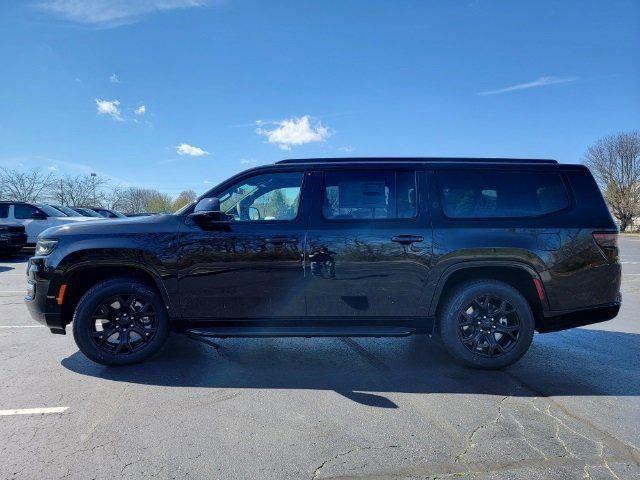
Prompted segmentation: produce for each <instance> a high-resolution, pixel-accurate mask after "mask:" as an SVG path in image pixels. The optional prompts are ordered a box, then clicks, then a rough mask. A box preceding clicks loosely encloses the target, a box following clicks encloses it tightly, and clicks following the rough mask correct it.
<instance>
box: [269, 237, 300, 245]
mask: <svg viewBox="0 0 640 480" xmlns="http://www.w3.org/2000/svg"><path fill="white" fill-rule="evenodd" d="M264 241H265V242H267V243H271V244H273V245H284V244H285V243H298V239H297V238H293V237H275V238H265V239H264Z"/></svg>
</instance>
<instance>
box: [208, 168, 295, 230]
mask: <svg viewBox="0 0 640 480" xmlns="http://www.w3.org/2000/svg"><path fill="white" fill-rule="evenodd" d="M302 178H303V173H302V172H290V173H289V172H284V173H267V174H264V175H256V176H255V177H251V178H249V179H245V180H242V181H241V182H239V183H237V184H235V185H233V186H232V187H230V188H228V189H226V190H225V191H224V192H222V193H221V194H220V195H219V196H218V198H219V199H220V210H221V211H222V212H223V213H225V214H226V215H227V219H228V220H231V221H242V222H254V221H291V220H293V219H295V218H296V217H297V215H298V207H299V205H300V188H301V186H302Z"/></svg>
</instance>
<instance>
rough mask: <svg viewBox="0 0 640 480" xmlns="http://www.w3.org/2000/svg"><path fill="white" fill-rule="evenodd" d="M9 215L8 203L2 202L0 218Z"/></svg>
mask: <svg viewBox="0 0 640 480" xmlns="http://www.w3.org/2000/svg"><path fill="white" fill-rule="evenodd" d="M8 217H9V205H8V204H4V205H0V218H8Z"/></svg>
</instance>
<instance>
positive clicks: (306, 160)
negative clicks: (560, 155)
mask: <svg viewBox="0 0 640 480" xmlns="http://www.w3.org/2000/svg"><path fill="white" fill-rule="evenodd" d="M357 162H414V163H558V161H557V160H552V159H546V158H480V157H477V158H476V157H344V158H288V159H286V160H280V161H279V162H276V165H283V164H296V163H357Z"/></svg>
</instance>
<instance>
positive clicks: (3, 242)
mask: <svg viewBox="0 0 640 480" xmlns="http://www.w3.org/2000/svg"><path fill="white" fill-rule="evenodd" d="M26 244H27V235H26V234H25V233H20V232H18V233H16V232H9V233H3V234H0V250H3V249H11V250H14V249H18V248H22V247H24V246H25V245H26Z"/></svg>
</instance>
